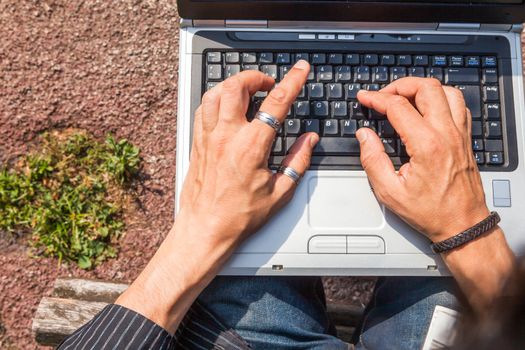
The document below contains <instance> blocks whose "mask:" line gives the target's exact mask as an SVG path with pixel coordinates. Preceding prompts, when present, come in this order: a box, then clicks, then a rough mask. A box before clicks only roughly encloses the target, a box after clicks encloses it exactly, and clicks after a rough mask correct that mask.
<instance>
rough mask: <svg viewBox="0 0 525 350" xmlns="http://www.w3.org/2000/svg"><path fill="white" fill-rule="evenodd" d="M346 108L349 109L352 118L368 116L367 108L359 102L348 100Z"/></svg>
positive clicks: (365, 117)
mask: <svg viewBox="0 0 525 350" xmlns="http://www.w3.org/2000/svg"><path fill="white" fill-rule="evenodd" d="M348 108H349V109H350V117H351V118H352V119H367V118H368V108H366V107H364V106H363V105H362V104H361V103H359V102H350V103H349V105H348Z"/></svg>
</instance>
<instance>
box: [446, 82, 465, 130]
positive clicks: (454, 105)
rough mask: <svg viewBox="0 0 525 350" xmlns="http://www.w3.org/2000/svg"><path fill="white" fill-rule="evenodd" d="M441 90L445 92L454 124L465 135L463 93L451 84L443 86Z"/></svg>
mask: <svg viewBox="0 0 525 350" xmlns="http://www.w3.org/2000/svg"><path fill="white" fill-rule="evenodd" d="M443 91H444V92H445V96H446V98H447V101H448V105H449V107H450V112H451V114H452V120H453V121H454V124H455V125H456V127H457V128H458V130H459V131H460V132H461V134H462V135H466V133H467V126H468V124H467V106H466V105H465V99H464V97H463V93H462V92H461V91H460V90H459V89H456V88H453V87H451V86H443Z"/></svg>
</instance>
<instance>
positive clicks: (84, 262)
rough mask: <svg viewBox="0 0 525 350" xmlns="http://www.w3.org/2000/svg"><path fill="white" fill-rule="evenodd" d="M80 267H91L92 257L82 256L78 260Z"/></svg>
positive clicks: (85, 268)
mask: <svg viewBox="0 0 525 350" xmlns="http://www.w3.org/2000/svg"><path fill="white" fill-rule="evenodd" d="M77 264H78V267H80V268H81V269H84V270H87V269H90V268H91V259H89V258H88V257H87V256H80V257H79V258H78V261H77Z"/></svg>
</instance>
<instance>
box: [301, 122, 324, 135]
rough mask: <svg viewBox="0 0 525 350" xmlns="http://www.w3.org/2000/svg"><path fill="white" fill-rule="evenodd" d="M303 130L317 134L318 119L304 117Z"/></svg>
mask: <svg viewBox="0 0 525 350" xmlns="http://www.w3.org/2000/svg"><path fill="white" fill-rule="evenodd" d="M304 132H315V133H316V134H319V133H320V128H319V119H306V120H305V121H304Z"/></svg>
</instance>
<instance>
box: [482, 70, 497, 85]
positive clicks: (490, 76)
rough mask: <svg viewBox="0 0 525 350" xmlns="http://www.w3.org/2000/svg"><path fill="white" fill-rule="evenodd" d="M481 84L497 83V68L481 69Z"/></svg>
mask: <svg viewBox="0 0 525 350" xmlns="http://www.w3.org/2000/svg"><path fill="white" fill-rule="evenodd" d="M482 76H483V78H482V80H483V84H497V83H498V70H497V69H496V68H485V69H483V74H482Z"/></svg>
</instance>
